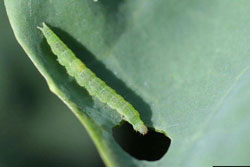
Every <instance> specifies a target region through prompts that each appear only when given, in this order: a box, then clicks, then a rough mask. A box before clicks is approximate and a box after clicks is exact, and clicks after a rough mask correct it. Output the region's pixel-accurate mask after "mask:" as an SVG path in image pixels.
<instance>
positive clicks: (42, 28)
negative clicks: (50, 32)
mask: <svg viewBox="0 0 250 167" xmlns="http://www.w3.org/2000/svg"><path fill="white" fill-rule="evenodd" d="M44 27H47V25H46V24H45V23H44V22H43V23H42V27H39V26H37V28H38V29H39V30H41V31H42V32H43V30H44Z"/></svg>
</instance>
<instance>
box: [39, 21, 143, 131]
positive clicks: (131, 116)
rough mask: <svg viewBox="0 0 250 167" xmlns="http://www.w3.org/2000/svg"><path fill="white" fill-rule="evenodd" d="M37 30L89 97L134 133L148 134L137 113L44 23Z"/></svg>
mask: <svg viewBox="0 0 250 167" xmlns="http://www.w3.org/2000/svg"><path fill="white" fill-rule="evenodd" d="M38 29H40V30H41V31H42V33H43V35H44V36H45V38H46V40H47V42H48V44H49V46H50V47H51V50H52V52H53V53H54V54H55V55H56V56H57V60H58V62H59V63H60V64H61V65H62V66H64V67H65V68H66V71H67V73H68V74H69V75H70V76H72V77H74V78H75V80H76V82H77V83H78V84H79V85H80V86H82V87H84V88H85V89H86V90H87V91H88V92H89V94H90V95H91V96H95V97H97V98H98V99H99V100H100V101H101V102H102V103H106V104H107V105H108V106H109V107H111V108H112V109H115V110H116V111H117V112H119V113H120V114H121V115H122V117H123V119H125V120H126V121H127V122H129V123H130V124H131V125H132V126H133V128H134V129H135V130H136V131H138V132H140V133H141V134H143V135H145V134H146V133H147V132H148V128H147V127H146V126H145V124H144V123H143V121H142V120H141V118H140V114H139V113H138V111H137V110H136V109H135V108H134V107H133V106H132V105H131V104H130V103H129V102H127V101H126V100H125V99H124V98H123V97H122V96H120V95H119V94H117V93H116V91H115V90H114V89H112V88H111V87H109V86H108V85H106V83H105V82H104V81H102V80H101V79H100V78H98V77H97V76H96V75H95V73H94V72H92V71H91V70H90V69H89V68H88V67H87V66H86V65H85V64H84V63H83V62H82V61H81V60H80V59H78V58H77V57H76V56H75V54H74V53H73V52H72V51H71V50H70V49H69V48H68V47H67V46H66V44H64V43H63V42H62V41H61V40H60V38H59V37H58V36H57V35H56V34H55V33H54V32H53V31H52V30H51V29H50V28H49V27H48V26H47V25H46V24H45V23H43V27H38Z"/></svg>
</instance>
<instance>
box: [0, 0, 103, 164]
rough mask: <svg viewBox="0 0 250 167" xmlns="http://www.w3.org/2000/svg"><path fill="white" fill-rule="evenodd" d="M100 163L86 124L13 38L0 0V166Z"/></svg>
mask: <svg viewBox="0 0 250 167" xmlns="http://www.w3.org/2000/svg"><path fill="white" fill-rule="evenodd" d="M29 166H32V167H40V166H41V167H50V166H51V167H52V166H53V167H57V166H58V167H59V166H60V167H61V166H67V167H85V166H86V167H87V166H88V167H97V166H98V167H102V166H104V165H103V163H102V160H101V159H100V157H99V155H98V153H97V151H96V148H95V146H94V144H93V142H92V141H91V139H90V137H89V135H88V134H87V132H86V130H85V129H84V128H83V127H82V125H81V124H80V122H79V121H78V120H77V119H76V118H75V116H74V115H73V113H71V111H70V110H69V109H68V108H67V107H66V105H64V104H63V103H62V102H61V101H60V100H59V98H57V97H56V96H55V95H54V94H52V93H51V92H50V91H49V89H48V86H47V84H46V82H45V80H44V79H43V77H42V76H41V75H40V73H39V72H38V71H37V69H36V68H35V66H34V65H33V64H32V63H31V61H30V59H29V58H28V56H27V55H26V54H25V53H24V51H23V50H22V48H21V47H20V46H19V44H18V43H17V41H16V39H15V37H14V34H13V31H12V29H11V27H10V24H9V21H8V18H7V15H6V11H5V8H4V4H3V1H0V167H29Z"/></svg>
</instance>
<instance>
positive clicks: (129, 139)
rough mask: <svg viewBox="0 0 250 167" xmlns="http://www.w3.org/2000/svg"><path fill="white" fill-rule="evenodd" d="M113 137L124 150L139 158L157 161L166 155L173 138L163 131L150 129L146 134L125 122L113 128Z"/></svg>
mask: <svg viewBox="0 0 250 167" xmlns="http://www.w3.org/2000/svg"><path fill="white" fill-rule="evenodd" d="M113 137H114V138H115V140H116V142H117V143H118V144H119V145H120V146H121V147H122V149H123V150H124V151H126V152H127V153H129V154H130V155H131V156H133V157H135V158H136V159H139V160H148V161H156V160H159V159H160V158H162V157H163V155H165V153H166V152H167V151H168V148H169V146H170V143H171V140H170V138H168V137H167V136H165V135H164V134H163V133H159V132H156V131H154V130H152V129H149V132H148V133H147V134H146V135H144V136H143V135H141V134H140V133H138V132H136V131H135V130H134V129H133V127H132V126H131V125H130V124H128V123H127V122H125V123H124V124H122V125H121V126H120V127H115V128H113Z"/></svg>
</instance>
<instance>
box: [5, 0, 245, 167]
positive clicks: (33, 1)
mask: <svg viewBox="0 0 250 167" xmlns="http://www.w3.org/2000/svg"><path fill="white" fill-rule="evenodd" d="M5 5H6V9H7V13H8V16H9V19H10V22H11V25H12V27H13V30H14V33H15V35H16V38H17V40H18V42H19V43H20V44H21V46H22V47H23V49H24V50H25V52H26V53H27V55H28V56H29V57H30V59H31V60H32V61H33V63H34V64H35V66H36V67H37V68H38V70H39V71H40V72H41V74H42V75H43V76H44V78H45V79H46V81H47V82H48V85H49V87H50V89H51V90H52V91H53V92H54V93H55V94H57V95H58V96H59V97H60V98H61V99H62V100H63V101H64V102H65V103H66V104H67V105H68V106H69V107H70V108H71V109H72V111H73V113H74V114H75V115H76V116H77V117H78V118H79V120H80V121H81V122H82V123H83V124H84V126H85V127H86V129H87V130H88V132H89V134H90V136H91V137H92V139H93V140H94V142H95V144H96V146H97V149H98V150H99V152H100V154H101V156H102V158H103V160H104V162H105V163H106V165H107V166H108V167H120V166H124V167H128V166H130V167H133V166H135V167H136V166H144V167H152V166H158V167H165V166H176V167H179V166H185V167H189V166H213V165H249V164H250V159H249V155H250V149H249V145H250V133H249V131H250V130H249V126H250V113H249V108H250V105H249V99H250V92H249V91H248V89H249V88H250V72H249V67H250V66H249V65H250V51H249V50H250V42H249V40H250V22H249V20H250V1H247V0H239V1H228V0H210V1H199V0H180V1H176V0H154V1H150V0H141V1H135V0H127V1H124V0H99V1H98V2H95V1H92V0H72V1H68V0H54V1H50V0H44V1H40V0H5ZM42 22H46V23H48V24H49V25H50V26H52V28H53V30H54V31H55V32H56V33H57V34H58V35H59V37H61V38H62V40H63V41H65V43H66V44H67V45H68V46H69V47H70V48H71V49H72V50H73V51H74V52H75V53H76V55H77V56H79V58H81V59H82V60H83V61H84V62H85V63H86V64H87V65H88V67H89V68H90V69H92V70H93V71H94V72H95V73H96V74H97V75H98V76H99V77H100V78H102V79H103V80H105V81H107V83H108V85H110V86H111V87H112V88H115V89H116V90H118V92H119V93H120V94H122V95H123V96H125V97H126V99H127V100H128V101H130V102H131V103H132V104H133V105H134V106H135V107H136V108H137V109H138V110H139V112H140V113H141V115H142V119H143V120H144V121H145V123H146V124H147V125H148V126H149V127H153V128H155V129H156V130H159V131H163V132H165V133H167V134H168V136H169V137H170V138H171V139H172V144H171V146H170V149H169V151H168V153H167V154H166V155H165V156H164V157H163V158H162V159H160V160H159V161H155V162H148V161H139V160H137V159H135V158H133V157H131V156H130V155H128V154H127V153H126V152H124V151H123V150H122V149H121V148H120V147H119V145H118V144H117V143H116V142H115V140H114V139H113V137H112V127H114V126H116V125H118V124H119V122H120V121H121V118H120V115H119V114H117V113H116V112H115V111H113V110H111V109H110V108H109V107H107V106H106V105H104V104H102V103H100V102H98V100H96V99H95V98H92V97H90V96H89V95H88V94H87V92H86V90H84V89H83V88H81V87H79V86H78V85H77V84H76V83H75V82H74V81H73V80H72V78H69V77H68V75H67V73H66V71H65V69H64V68H63V67H62V66H60V65H59V64H58V62H57V61H56V58H55V56H54V55H53V54H52V53H51V51H50V48H49V46H48V45H47V43H46V42H45V39H44V38H43V36H42V34H41V33H40V32H39V31H38V30H37V28H36V27H37V26H40V25H41V23H42ZM145 147H147V146H145Z"/></svg>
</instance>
